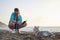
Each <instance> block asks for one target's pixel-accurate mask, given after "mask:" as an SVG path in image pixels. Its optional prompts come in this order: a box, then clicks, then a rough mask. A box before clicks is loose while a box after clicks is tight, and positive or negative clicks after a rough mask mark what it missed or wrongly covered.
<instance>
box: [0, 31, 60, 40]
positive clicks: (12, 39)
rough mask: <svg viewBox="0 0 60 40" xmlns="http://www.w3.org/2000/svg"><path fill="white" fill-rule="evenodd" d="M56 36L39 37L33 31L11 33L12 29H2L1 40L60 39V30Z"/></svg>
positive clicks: (0, 32)
mask: <svg viewBox="0 0 60 40" xmlns="http://www.w3.org/2000/svg"><path fill="white" fill-rule="evenodd" d="M55 35H56V36H55V38H49V37H43V38H42V39H41V38H37V37H35V36H34V35H33V34H32V33H30V34H29V33H27V32H24V33H19V34H18V33H11V32H10V31H6V30H0V40H60V32H56V33H55Z"/></svg>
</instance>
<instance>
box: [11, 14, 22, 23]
mask: <svg viewBox="0 0 60 40" xmlns="http://www.w3.org/2000/svg"><path fill="white" fill-rule="evenodd" d="M12 20H15V21H16V15H15V13H12V14H11V17H10V21H12ZM18 21H19V22H20V23H22V17H21V15H19V16H18Z"/></svg>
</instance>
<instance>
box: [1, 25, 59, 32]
mask: <svg viewBox="0 0 60 40" xmlns="http://www.w3.org/2000/svg"><path fill="white" fill-rule="evenodd" d="M33 28H34V27H33V26H28V27H24V28H21V29H20V31H30V32H33ZM0 30H8V31H11V29H9V27H0ZM39 30H40V31H49V32H60V27H40V28H39Z"/></svg>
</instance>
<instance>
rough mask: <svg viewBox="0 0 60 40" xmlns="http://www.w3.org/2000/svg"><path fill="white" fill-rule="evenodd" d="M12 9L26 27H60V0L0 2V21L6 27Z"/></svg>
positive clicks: (0, 0)
mask: <svg viewBox="0 0 60 40" xmlns="http://www.w3.org/2000/svg"><path fill="white" fill-rule="evenodd" d="M14 8H19V10H20V15H22V18H23V21H24V20H27V24H28V26H60V0H0V21H2V22H3V23H6V24H7V25H8V22H9V20H10V16H11V13H12V12H13V10H14Z"/></svg>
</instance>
